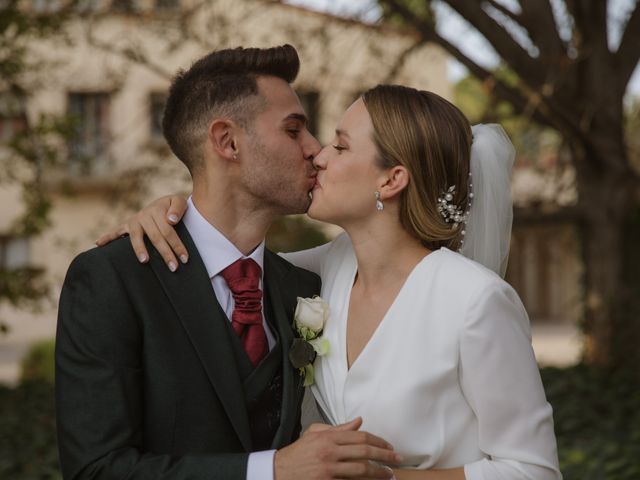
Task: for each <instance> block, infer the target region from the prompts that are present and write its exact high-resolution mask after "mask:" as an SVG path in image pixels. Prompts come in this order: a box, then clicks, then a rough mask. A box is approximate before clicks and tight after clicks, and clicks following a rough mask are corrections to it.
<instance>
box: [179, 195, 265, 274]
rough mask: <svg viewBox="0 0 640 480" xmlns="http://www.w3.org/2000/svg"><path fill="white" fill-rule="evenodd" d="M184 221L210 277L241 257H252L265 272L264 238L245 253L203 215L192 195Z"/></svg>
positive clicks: (188, 201)
mask: <svg viewBox="0 0 640 480" xmlns="http://www.w3.org/2000/svg"><path fill="white" fill-rule="evenodd" d="M182 221H183V223H184V225H185V227H187V230H188V231H189V234H190V235H191V238H192V239H193V243H195V245H196V248H197V249H198V253H199V254H200V257H201V258H202V261H203V262H204V266H205V268H206V269H207V273H208V274H209V278H213V277H215V276H216V275H218V274H219V273H220V272H221V271H222V270H224V269H225V268H227V267H228V266H229V265H231V264H232V263H233V262H235V261H236V260H238V259H240V258H251V259H252V260H254V261H255V262H256V263H257V264H258V265H260V268H261V269H262V271H263V272H264V247H265V241H264V240H263V241H262V242H261V243H260V245H258V246H257V247H256V248H255V249H254V250H253V252H251V253H250V254H249V255H248V256H245V255H243V254H242V252H241V251H240V250H238V248H237V247H236V246H235V245H234V244H233V243H231V242H230V241H229V239H228V238H227V237H225V236H224V235H223V234H222V233H221V232H220V231H219V230H218V229H217V228H216V227H214V226H213V225H211V224H210V223H209V222H208V221H207V219H206V218H204V217H203V216H202V214H201V213H200V212H199V211H198V209H197V208H196V206H195V205H194V204H193V200H192V198H191V197H189V199H188V200H187V211H186V213H185V214H184V217H183V219H182Z"/></svg>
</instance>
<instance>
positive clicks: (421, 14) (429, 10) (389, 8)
mask: <svg viewBox="0 0 640 480" xmlns="http://www.w3.org/2000/svg"><path fill="white" fill-rule="evenodd" d="M431 3H432V2H431V0H403V1H402V4H403V6H404V7H405V8H407V9H408V10H409V11H411V12H412V14H413V16H414V17H415V18H417V19H420V21H423V22H427V23H429V24H433V23H435V16H434V13H433V7H432V5H431ZM378 5H379V6H380V8H381V9H382V21H383V22H384V23H386V24H388V25H393V26H396V27H406V26H407V22H406V21H405V19H404V18H403V17H402V15H400V14H399V13H398V12H397V11H396V8H395V7H394V6H393V5H390V4H389V2H386V1H384V0H380V1H378Z"/></svg>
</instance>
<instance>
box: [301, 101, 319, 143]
mask: <svg viewBox="0 0 640 480" xmlns="http://www.w3.org/2000/svg"><path fill="white" fill-rule="evenodd" d="M297 93H298V98H299V99H300V103H301V104H302V108H304V111H305V112H306V114H307V118H308V122H307V129H308V130H309V131H310V132H311V134H312V135H314V136H318V115H319V112H320V95H319V94H318V92H314V91H304V90H302V91H299V92H297Z"/></svg>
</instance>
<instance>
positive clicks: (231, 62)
mask: <svg viewBox="0 0 640 480" xmlns="http://www.w3.org/2000/svg"><path fill="white" fill-rule="evenodd" d="M299 69H300V59H299V58H298V52H297V51H296V49H295V48H294V47H292V46H291V45H283V46H280V47H273V48H242V47H238V48H233V49H226V50H218V51H214V52H212V53H210V54H208V55H207V56H205V57H203V58H201V59H200V60H198V61H196V62H195V63H194V64H193V65H192V66H191V68H189V69H188V70H186V71H184V70H181V71H179V72H178V74H177V75H176V77H175V78H174V80H173V83H172V84H171V88H170V89H169V97H168V98H167V103H166V106H165V110H164V117H163V120H162V130H163V133H164V136H165V138H166V139H167V143H168V144H169V147H171V150H172V151H173V153H174V154H175V155H176V156H177V157H178V158H179V159H180V160H181V161H182V162H183V163H184V164H185V165H186V166H187V168H188V169H189V171H190V172H191V173H192V174H193V171H194V170H197V169H198V168H199V167H200V166H201V165H202V161H203V157H202V152H201V145H202V141H203V139H204V138H206V131H207V128H208V127H209V125H210V123H211V121H212V120H213V119H214V118H216V117H227V118H229V119H231V120H233V121H234V122H236V123H238V124H239V125H240V126H242V127H243V128H246V129H249V128H251V125H252V120H253V117H254V116H255V115H256V114H257V113H259V112H260V110H261V109H262V108H263V107H264V106H265V100H264V99H263V98H262V97H261V96H260V93H259V91H258V84H257V82H256V79H257V77H258V76H261V75H265V76H274V77H278V78H282V79H283V80H285V81H286V82H287V83H292V82H293V81H294V80H295V78H296V76H297V75H298V70H299Z"/></svg>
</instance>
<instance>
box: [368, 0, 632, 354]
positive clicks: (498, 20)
mask: <svg viewBox="0 0 640 480" xmlns="http://www.w3.org/2000/svg"><path fill="white" fill-rule="evenodd" d="M612 3H613V2H611V1H607V0H557V1H552V0H540V1H516V0H514V1H510V2H505V1H499V0H481V1H477V2H469V1H465V0H440V1H438V2H436V1H430V0H423V1H418V0H379V4H380V5H381V7H382V10H383V15H384V16H385V17H386V18H388V19H390V21H393V22H398V21H402V22H403V24H404V25H407V26H411V27H412V28H414V29H415V30H416V31H417V32H418V34H419V36H420V38H421V39H422V40H424V41H431V42H434V43H436V44H438V45H440V46H441V47H442V48H443V49H444V50H445V51H447V52H448V53H449V54H450V55H451V56H452V57H453V58H455V59H456V60H458V61H459V62H460V63H461V64H462V65H464V66H465V67H466V68H467V69H468V71H469V72H470V73H471V74H472V75H473V76H474V77H476V78H477V79H478V80H480V81H481V82H482V85H483V86H484V89H485V91H486V92H487V93H488V94H489V95H490V96H491V97H492V98H493V99H494V100H493V101H498V100H499V101H502V102H507V103H508V104H509V105H511V107H512V108H513V110H514V112H515V113H518V114H521V115H523V116H524V117H525V118H529V119H531V120H532V121H534V122H536V123H538V124H539V125H541V126H546V127H551V128H553V129H555V130H556V131H558V132H559V133H560V135H561V136H562V139H563V142H564V143H565V144H566V146H567V147H568V149H569V151H570V153H571V159H572V162H573V165H574V167H575V170H576V178H577V190H578V204H577V205H576V207H575V210H576V214H577V215H578V217H579V219H580V223H581V227H582V229H583V232H584V235H583V238H584V240H585V242H584V258H585V265H586V274H585V279H584V282H585V287H586V288H585V291H586V301H585V322H584V326H585V331H586V333H587V335H588V339H589V340H588V344H587V356H588V358H589V360H591V361H593V362H595V363H599V364H612V365H613V364H617V363H624V362H628V363H635V364H636V365H637V362H638V360H639V359H640V354H639V353H638V352H640V349H638V348H637V345H638V343H640V328H639V327H638V324H639V323H640V320H639V317H638V316H637V315H630V314H629V312H632V311H640V309H639V308H637V306H635V304H636V303H638V302H639V301H640V300H639V299H640V295H639V290H640V286H639V284H640V278H639V277H640V274H639V273H638V271H637V270H636V271H630V269H629V268H627V267H628V265H629V264H633V263H634V262H633V259H634V258H635V257H637V256H638V255H639V253H638V249H637V242H635V241H633V242H630V241H628V240H629V238H628V237H629V235H631V234H632V233H633V232H635V231H637V230H638V229H633V228H631V225H633V224H634V222H636V221H638V211H639V209H640V176H639V174H638V169H637V167H634V163H633V162H632V158H633V157H634V156H637V151H636V153H634V152H633V150H632V149H633V148H634V147H633V142H635V140H630V138H633V137H635V136H636V135H631V137H630V136H628V131H627V130H626V129H625V115H626V112H625V108H624V101H623V100H624V96H625V92H626V89H627V85H628V83H629V80H630V78H631V76H632V74H633V72H634V70H635V69H636V66H637V65H638V60H639V59H640V48H638V45H640V6H639V5H638V2H637V1H636V0H630V1H629V2H627V4H628V7H629V8H628V10H626V11H622V12H621V11H614V10H613V9H612V8H611V5H610V4H612ZM436 4H438V6H439V7H446V9H447V10H448V11H449V12H450V14H453V15H457V16H459V17H460V18H462V19H463V20H464V21H466V22H467V23H468V24H469V25H471V26H472V27H473V28H474V29H475V30H476V31H477V32H479V33H480V34H481V35H482V36H483V37H484V39H486V41H487V42H488V44H489V45H490V46H491V47H492V48H493V50H494V51H495V53H496V54H497V55H498V56H499V58H500V60H501V67H500V68H497V69H489V68H487V67H485V66H483V65H481V64H480V63H479V62H478V61H477V60H476V59H474V58H473V57H472V56H471V55H467V54H466V53H464V52H463V50H462V49H461V48H460V46H459V45H457V44H455V43H454V42H452V41H450V40H448V39H447V38H445V37H444V36H443V35H442V34H441V32H439V31H438V29H437V28H436V26H437V22H438V16H437V14H436V13H437V12H436V10H435V8H434V7H435V6H436ZM620 6H621V4H618V7H620ZM617 38H619V41H616V39H617ZM636 148H637V147H636ZM633 245H635V246H633Z"/></svg>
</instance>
